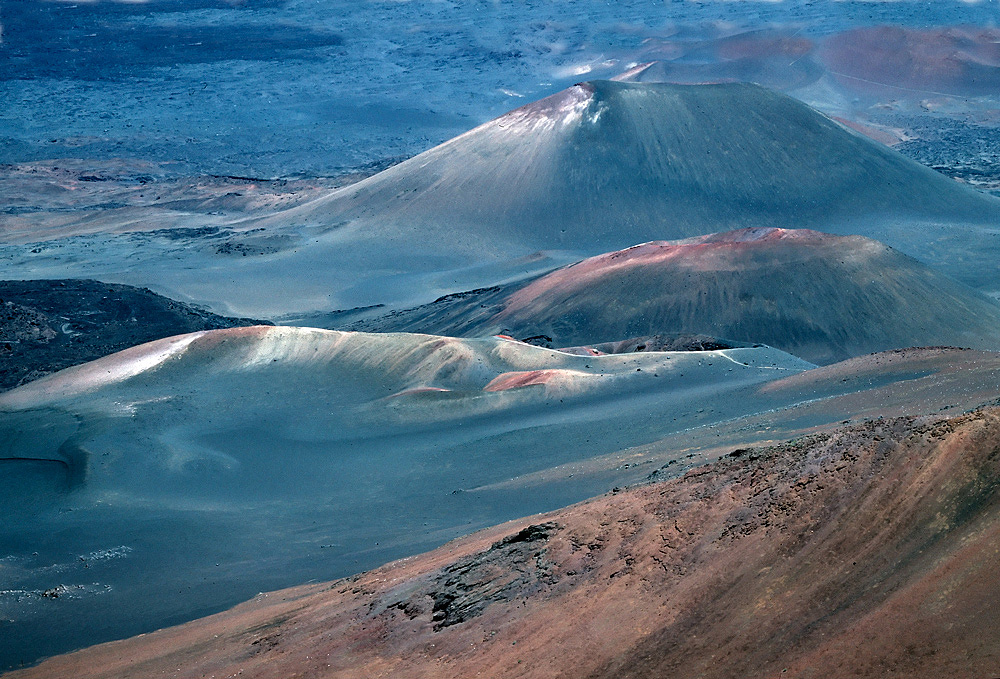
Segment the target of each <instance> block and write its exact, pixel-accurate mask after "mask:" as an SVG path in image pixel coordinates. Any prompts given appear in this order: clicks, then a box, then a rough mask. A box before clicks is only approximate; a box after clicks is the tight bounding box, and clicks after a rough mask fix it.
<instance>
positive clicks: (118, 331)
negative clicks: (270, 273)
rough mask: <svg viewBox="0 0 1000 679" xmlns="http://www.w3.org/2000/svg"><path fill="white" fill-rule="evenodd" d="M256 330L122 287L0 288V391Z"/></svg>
mask: <svg viewBox="0 0 1000 679" xmlns="http://www.w3.org/2000/svg"><path fill="white" fill-rule="evenodd" d="M261 323H262V321H257V320H252V319H249V318H227V317H224V316H219V315H216V314H213V313H210V312H208V311H205V310H204V309H199V308H198V307H194V306H191V305H190V304H184V303H183V302H177V301H175V300H172V299H168V298H166V297H163V296H161V295H157V294H155V293H153V292H150V291H149V290H146V289H144V288H134V287H132V286H129V285H117V284H111V283H101V282H99V281H90V280H72V279H68V280H34V281H0V391H2V390H5V389H10V388H12V387H16V386H18V385H19V384H24V383H25V382H29V381H31V380H34V379H37V378H39V377H41V376H43V375H46V374H48V373H52V372H56V371H57V370H62V369H63V368H68V367H69V366H71V365H77V364H79V363H86V362H87V361H92V360H94V359H95V358H100V357H101V356H105V355H107V354H112V353H114V352H116V351H121V350H122V349H125V348H127V347H131V346H135V345H137V344H143V343H145V342H151V341H153V340H157V339H160V338H163V337H169V336H171V335H180V334H183V333H186V332H194V331H197V330H212V329H217V328H232V327H235V326H243V325H260V324H261Z"/></svg>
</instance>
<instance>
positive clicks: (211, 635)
mask: <svg viewBox="0 0 1000 679" xmlns="http://www.w3.org/2000/svg"><path fill="white" fill-rule="evenodd" d="M998 486H1000V410H996V409H986V410H981V411H976V412H973V413H971V414H966V415H963V416H959V417H956V418H951V419H944V418H918V419H915V418H899V419H893V420H876V421H871V422H867V423H864V424H861V425H856V426H852V427H846V428H843V429H840V430H838V431H836V432H834V433H832V434H823V435H816V436H813V437H808V438H805V439H801V440H798V441H795V442H791V443H787V444H784V445H781V446H776V447H772V448H766V449H754V450H737V451H733V453H732V454H731V455H729V456H728V457H726V458H724V459H722V460H720V461H719V462H717V463H715V464H712V465H709V466H705V467H700V468H696V469H693V470H690V471H689V472H688V473H687V474H686V475H685V476H684V477H683V478H679V479H674V480H670V481H666V482H662V483H654V484H650V485H644V486H640V487H635V488H632V489H629V490H625V491H620V492H616V493H612V494H609V495H606V496H603V497H601V498H597V499H595V500H592V501H589V502H586V503H583V504H580V505H575V506H572V507H569V508H567V509H564V510H561V511H558V512H555V513H552V514H549V515H544V516H537V517H532V518H530V519H525V520H522V521H519V522H514V523H511V524H506V525H504V526H500V527H498V528H495V529H491V530H489V531H485V532H482V533H478V534H476V535H473V536H471V537H469V538H466V539H463V540H461V541H458V542H455V543H452V544H449V545H446V546H445V547H443V548H441V549H439V550H437V551H434V552H431V553H429V554H426V555H424V556H420V557H415V558H412V559H404V560H402V561H399V562H396V563H393V564H390V565H388V566H385V567H383V568H380V569H377V570H374V571H371V572H369V573H365V574H363V575H360V576H357V577H355V578H351V579H348V580H341V581H338V582H335V583H332V584H331V583H327V584H321V585H310V586H305V587H301V588H297V589H293V590H286V591H283V592H278V593H272V594H266V595H264V594H262V595H259V596H258V597H256V598H255V599H254V600H253V601H250V602H248V603H246V604H243V605H241V606H239V607H237V608H235V609H232V610H230V611H227V612H225V613H222V614H219V615H216V616H213V617H211V618H206V619H203V620H200V621H196V622H193V623H190V624H187V625H184V626H181V627H177V628H173V629H169V630H165V631H161V632H156V633H153V634H149V635H145V636H143V637H137V638H134V639H130V640H126V641H123V642H115V643H111V644H106V645H103V646H99V647H95V648H92V649H89V650H86V651H83V652H80V653H76V654H73V655H68V656H61V657H58V658H54V659H51V660H49V661H47V662H45V663H43V664H42V665H40V666H39V667H36V668H34V669H30V670H27V671H24V672H21V673H14V674H13V675H11V676H12V677H17V678H18V679H29V678H33V677H57V676H58V677H67V676H73V677H125V676H128V677H152V676H162V675H167V674H169V675H170V676H172V677H213V676H214V677H225V676H235V675H238V676H240V677H244V678H249V677H293V676H295V677H376V676H405V677H470V676H502V677H522V676H523V677H555V676H566V677H586V676H591V677H612V676H613V677H648V676H677V677H680V676H700V677H734V676H740V677H747V678H750V677H778V676H781V677H824V678H827V677H848V676H849V677H867V676H879V677H885V676H894V677H904V676H905V677H915V676H916V677H940V676H946V675H947V674H952V675H954V676H963V677H965V676H969V677H972V676H977V677H992V676H995V675H996V668H997V667H998V666H1000V615H998V614H997V613H998V611H997V592H998V585H997V582H998V581H1000V580H998V577H1000V558H998V544H1000V502H998V500H1000V498H998V494H997V488H998Z"/></svg>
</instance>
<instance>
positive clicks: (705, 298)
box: [358, 228, 1000, 363]
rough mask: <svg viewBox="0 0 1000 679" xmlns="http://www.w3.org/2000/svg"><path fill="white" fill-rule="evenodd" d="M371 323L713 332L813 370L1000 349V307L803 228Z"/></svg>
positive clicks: (669, 247) (931, 274)
mask: <svg viewBox="0 0 1000 679" xmlns="http://www.w3.org/2000/svg"><path fill="white" fill-rule="evenodd" d="M456 297H457V296H456ZM366 325H367V326H374V327H375V328H378V329H395V330H411V331H414V330H415V331H425V332H437V333H442V334H460V335H469V336H472V335H476V334H493V333H503V334H507V335H512V336H515V337H518V338H520V339H526V340H527V341H531V342H534V343H539V344H544V345H546V346H555V347H569V346H578V345H594V344H597V343H602V342H614V341H620V340H623V339H625V338H629V337H645V336H651V335H658V334H677V335H684V334H703V335H706V336H708V337H721V338H727V339H728V340H735V341H737V342H751V343H753V342H759V343H762V344H768V345H771V346H774V347H777V348H779V349H781V350H783V351H787V352H789V353H792V354H794V355H796V356H801V357H802V358H805V359H806V360H808V361H811V362H814V363H832V362H834V361H838V360H843V359H845V358H848V357H851V356H857V355H861V354H867V353H871V352H875V351H882V350H886V349H894V348H902V347H911V346H933V345H942V344H948V345H958V346H971V347H975V348H1000V306H998V305H997V304H996V303H995V302H993V301H992V300H990V299H988V298H986V297H984V296H983V295H981V294H979V293H978V292H976V291H974V290H972V289H970V288H968V287H966V286H964V285H962V284H960V283H957V282H955V281H953V280H951V279H949V278H947V277H946V276H943V275H942V274H940V273H937V272H936V271H934V270H933V269H930V268H929V267H927V266H925V265H924V264H921V263H920V262H918V261H916V260H914V259H912V258H910V257H907V256H906V255H903V254H901V253H899V252H897V251H895V250H893V249H892V248H889V247H886V246H884V245H882V244H881V243H878V242H877V241H873V240H870V239H867V238H863V237H860V236H833V235H829V234H823V233H819V232H816V231H809V230H804V229H800V230H784V229H773V228H761V229H741V230H737V231H731V232H727V233H721V234H713V235H709V236H702V237H698V238H692V239H688V240H682V241H657V242H651V243H644V244H642V245H636V246H634V247H631V248H627V249H625V250H620V251H616V252H611V253H607V254H604V255H600V256H598V257H593V258H591V259H587V260H584V261H582V262H579V263H577V264H573V265H571V266H568V267H565V268H563V269H559V270H557V271H554V272H552V273H549V274H547V275H545V276H542V277H541V278H538V279H535V280H534V281H531V282H530V283H528V284H527V285H525V286H522V287H520V288H516V289H512V288H506V289H499V288H494V289H488V290H481V291H472V292H470V293H467V294H466V295H464V296H461V298H460V300H457V299H441V300H438V301H437V302H435V303H434V304H430V305H427V306H425V307H421V308H419V309H413V310H410V311H407V312H400V313H397V314H394V315H387V316H384V317H383V318H382V319H380V320H379V321H378V322H367V323H366V322H362V323H359V324H358V326H366ZM636 346H638V343H637V344H636Z"/></svg>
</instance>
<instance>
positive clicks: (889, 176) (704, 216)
mask: <svg viewBox="0 0 1000 679" xmlns="http://www.w3.org/2000/svg"><path fill="white" fill-rule="evenodd" d="M292 215H294V216H295V217H294V218H295V219H302V220H303V221H304V222H306V223H313V224H317V225H325V224H326V225H328V224H330V222H331V220H334V219H337V220H343V221H342V222H340V223H341V224H342V226H341V227H339V228H340V229H341V231H342V234H338V236H337V237H338V238H344V239H348V240H353V239H357V238H362V239H367V240H370V241H371V242H372V243H373V244H374V243H376V242H377V243H382V244H385V243H389V244H391V245H390V247H396V246H398V245H401V244H403V243H406V244H408V246H409V247H410V249H409V250H408V252H409V253H410V254H411V255H417V254H422V255H425V256H431V255H432V254H433V255H436V256H438V257H440V256H441V255H442V254H443V253H445V252H447V253H448V254H449V256H451V257H459V256H464V257H465V258H468V259H471V260H480V261H481V260H482V259H484V258H489V257H499V256H502V255H507V256H509V255H510V254H512V253H521V254H526V253H527V252H530V251H532V250H540V251H553V250H554V251H565V250H569V251H576V252H588V253H590V254H597V253H598V252H602V251H608V250H611V249H617V248H622V247H626V246H629V245H632V244H634V243H636V242H640V241H644V240H654V239H663V238H686V237H693V236H697V235H701V234H704V233H709V232H715V231H719V230H720V227H721V228H722V229H723V230H724V229H726V228H743V227H760V226H778V227H784V228H800V227H808V228H821V229H823V230H827V231H831V232H834V233H840V234H852V233H861V234H863V235H867V236H872V237H875V238H879V239H880V240H884V241H886V242H888V243H889V244H890V245H892V246H894V247H897V248H899V249H901V250H903V251H904V252H907V253H908V254H911V255H913V256H916V257H922V256H923V257H927V258H934V260H935V262H936V263H940V264H942V265H943V266H946V265H949V264H951V265H954V264H955V263H954V262H949V261H948V260H947V259H946V258H945V257H944V256H943V255H942V254H940V253H936V252H928V251H927V248H926V246H927V245H929V244H930V243H932V242H937V247H938V248H940V247H943V246H944V245H945V244H946V243H942V242H939V241H941V240H942V239H943V238H945V239H952V238H956V239H958V240H957V241H955V244H956V246H957V247H965V248H966V249H967V250H971V248H969V247H968V245H969V243H968V239H969V238H972V237H973V235H974V233H973V232H967V231H966V230H964V229H961V230H959V232H955V231H954V230H950V229H945V231H941V229H942V228H943V227H942V223H948V222H970V223H988V224H992V225H996V224H998V223H1000V201H997V200H996V199H994V198H992V197H990V196H986V195H984V194H981V193H978V192H976V191H973V190H971V189H969V188H967V187H964V186H961V185H959V184H957V183H956V182H954V181H952V180H950V179H948V178H946V177H944V176H942V175H940V174H938V173H936V172H934V171H932V170H930V169H928V168H926V167H923V166H921V165H919V164H917V163H915V162H913V161H911V160H909V159H907V158H905V157H903V156H902V155H900V154H898V153H896V152H895V151H892V150H891V149H888V148H886V147H885V146H883V145H881V144H878V143H876V142H873V141H871V140H870V139H867V138H864V137H862V136H860V135H858V134H855V133H852V132H849V131H847V130H846V129H844V128H843V127H841V126H840V125H839V124H837V123H835V122H833V121H832V120H830V119H828V118H827V117H825V116H823V115H822V114H820V113H818V112H817V111H815V110H813V109H811V108H809V107H808V106H806V105H804V104H802V103H801V102H798V101H796V100H794V99H791V98H789V97H786V96H784V95H780V94H777V93H775V92H772V91H770V90H767V89H764V88H762V87H759V86H756V85H749V84H719V85H696V86H692V85H672V84H664V83H647V84H637V83H623V82H610V81H596V82H590V83H582V84H579V85H576V86H574V87H572V88H570V89H568V90H565V91H563V92H560V93H558V94H556V95H553V96H551V97H549V98H547V99H543V100H541V101H538V102H535V103H532V104H529V105H527V106H524V107H522V108H519V109H517V110H515V111H512V112H511V113H508V114H507V115H505V116H502V117H500V118H497V119H496V120H494V121H491V122H489V123H487V124H485V125H482V126H480V127H478V128H476V129H474V130H472V131H470V132H468V133H466V134H464V135H462V136H460V137H457V138H455V139H453V140H451V141H449V142H447V143H445V144H442V145H441V146H438V147H436V148H434V149H431V150H430V151H427V152H425V153H423V154H420V155H419V156H416V157H415V158H412V159H410V160H408V161H406V162H403V163H401V164H399V165H397V166H394V167H392V168H389V169H388V170H386V171H384V172H381V173H379V174H377V175H375V176H373V177H370V178H368V179H366V180H364V181H362V182H359V183H358V184H355V185H352V186H350V187H346V188H344V189H341V190H339V191H337V192H335V193H333V194H332V195H331V196H330V197H329V198H322V199H318V200H317V201H316V202H314V203H312V204H307V205H305V206H302V207H300V208H297V209H296V210H293V211H291V212H290V213H289V215H288V216H289V217H291V216H292ZM917 222H920V223H927V224H933V226H927V225H924V226H917ZM983 238H985V236H984V237H983ZM987 240H988V239H987ZM959 241H961V243H959ZM984 242H986V241H984ZM948 245H949V246H950V245H951V243H948ZM967 254H973V253H971V252H967ZM953 268H955V269H956V270H957V271H960V272H961V269H959V268H957V267H954V266H953ZM965 273H968V272H965Z"/></svg>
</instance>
